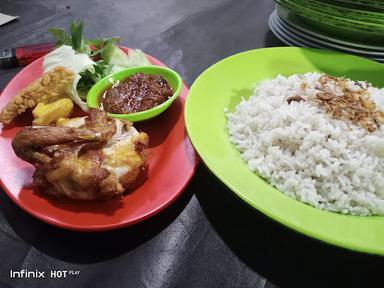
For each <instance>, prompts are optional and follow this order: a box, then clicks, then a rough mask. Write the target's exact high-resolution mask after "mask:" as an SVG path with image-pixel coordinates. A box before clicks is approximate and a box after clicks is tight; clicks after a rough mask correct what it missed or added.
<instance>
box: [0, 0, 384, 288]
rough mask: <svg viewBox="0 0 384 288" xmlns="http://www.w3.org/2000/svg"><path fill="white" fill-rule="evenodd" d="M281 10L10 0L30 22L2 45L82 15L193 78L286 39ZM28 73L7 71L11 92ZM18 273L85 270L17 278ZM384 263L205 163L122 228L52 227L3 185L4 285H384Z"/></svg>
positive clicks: (0, 273)
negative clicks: (289, 223)
mask: <svg viewBox="0 0 384 288" xmlns="http://www.w3.org/2000/svg"><path fill="white" fill-rule="evenodd" d="M273 8H274V3H273V1H272V0H242V1H236V0H211V1H206V0H195V1H188V0H162V1H157V0H141V1H124V0H112V1H105V0H94V1H91V0H89V1H75V0H63V1H49V0H34V1H28V0H24V1H23V0H17V1H16V0H1V1H0V12H2V13H7V14H11V15H19V16H20V19H19V20H18V21H15V22H12V23H9V24H7V25H5V26H1V27H0V46H1V47H14V46H19V45H26V44H33V43H42V42H48V41H52V39H51V38H50V36H49V35H48V33H47V29H48V27H67V26H68V24H69V22H70V21H71V20H72V19H83V20H84V21H85V33H86V36H87V37H88V38H94V37H100V36H105V37H108V36H115V35H118V36H120V37H121V44H122V45H124V46H129V47H137V48H141V49H142V50H144V51H145V52H147V53H148V54H151V55H153V56H155V57H156V58H158V59H160V60H161V61H163V62H164V63H166V64H167V65H168V66H170V67H172V68H174V69H175V70H177V71H178V72H180V74H181V75H182V76H183V78H184V80H185V81H186V83H187V84H188V85H191V84H192V83H193V81H194V79H196V77H197V76H198V75H199V74H200V73H201V72H202V71H204V70H205V69H206V68H207V67H209V66H210V65H212V64H213V63H215V62H216V61H218V60H220V59H222V58H224V57H227V56H229V55H232V54H234V53H237V52H240V51H244V50H248V49H254V48H260V47H268V46H283V44H282V43H281V42H279V41H278V40H277V39H276V38H275V37H274V36H273V34H272V33H271V32H270V31H269V29H268V25H267V20H268V16H269V14H270V13H271V12H272V11H273ZM18 71H19V69H18V68H15V69H8V70H0V89H2V88H4V86H5V85H6V83H7V82H8V81H9V80H10V79H11V78H12V77H13V76H14V75H15V74H16V73H17V72H18ZM0 157H1V155H0ZM383 245H384V243H383ZM11 269H13V270H21V269H28V270H29V271H34V270H36V269H37V270H39V271H50V270H76V271H79V275H78V276H67V277H66V278H62V279H53V278H49V277H48V278H46V279H11V278H10V276H9V273H10V270H11ZM383 269H384V261H383V258H381V257H377V256H371V255H365V254H360V253H356V252H351V251H347V250H344V249H340V248H336V247H333V246H330V245H327V244H324V243H321V242H319V241H317V240H314V239H311V238H307V237H305V236H303V235H300V234H298V233H296V232H293V231H291V230H289V229H287V228H285V227H283V226H282V225H280V224H278V223H275V222H273V221H271V220H270V219H268V218H266V217H265V216H263V215H262V214H260V213H258V212H257V211H255V210H254V209H252V208H250V207H249V206H247V205H246V204H245V203H243V202H242V201H241V200H239V199H238V198H237V197H236V196H234V194H233V193H232V192H231V191H229V190H228V189H227V188H226V187H225V186H224V185H223V184H221V183H220V181H218V180H217V179H216V178H215V177H214V176H213V175H212V174H211V173H210V172H209V170H208V169H207V168H206V167H205V166H204V164H200V165H199V167H198V169H197V171H196V174H195V176H194V178H193V179H192V181H191V183H190V184H189V186H188V187H187V189H186V190H185V192H184V193H183V194H182V196H181V197H180V198H179V199H178V200H177V201H176V202H175V203H173V204H172V205H171V206H170V207H169V208H167V209H166V210H165V211H163V212H161V213H160V214H158V215H156V216H154V217H153V218H151V219H149V220H147V221H145V222H143V223H140V224H137V225H135V226H132V227H129V228H125V229H120V230H116V231H111V232H102V233H79V232H72V231H66V230H62V229H59V228H55V227H52V226H50V225H48V224H45V223H42V222H40V221H39V220H36V219H35V218H33V217H32V216H30V215H28V214H27V213H25V212H24V211H22V210H21V209H20V208H19V207H18V206H16V205H15V204H14V203H13V202H12V201H11V200H10V199H9V198H8V197H7V196H6V195H5V193H3V192H2V191H1V192H0V287H220V288H225V287H228V288H230V287H257V288H259V287H260V288H262V287H351V286H356V287H376V286H377V287H383V284H380V283H382V282H379V280H380V279H381V275H382V271H383Z"/></svg>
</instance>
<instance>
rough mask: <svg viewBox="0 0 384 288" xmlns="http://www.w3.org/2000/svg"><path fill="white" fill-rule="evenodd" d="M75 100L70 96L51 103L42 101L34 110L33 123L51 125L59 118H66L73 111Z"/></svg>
mask: <svg viewBox="0 0 384 288" xmlns="http://www.w3.org/2000/svg"><path fill="white" fill-rule="evenodd" d="M72 110H73V102H72V100H71V99H69V98H63V99H59V100H56V101H54V102H52V103H49V104H44V103H43V102H40V103H38V104H37V106H36V107H35V109H33V111H32V115H33V118H34V119H33V122H32V124H33V125H50V124H52V123H54V122H56V120H58V119H59V118H66V117H69V115H70V114H71V113H72Z"/></svg>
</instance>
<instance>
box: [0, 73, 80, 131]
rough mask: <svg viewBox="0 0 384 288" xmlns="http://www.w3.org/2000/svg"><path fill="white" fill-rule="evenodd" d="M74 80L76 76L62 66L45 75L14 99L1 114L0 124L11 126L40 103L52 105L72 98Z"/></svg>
mask: <svg viewBox="0 0 384 288" xmlns="http://www.w3.org/2000/svg"><path fill="white" fill-rule="evenodd" d="M74 78H75V74H74V73H73V72H72V71H71V70H68V69H66V68H64V67H61V66H59V67H56V68H55V69H53V70H51V71H49V72H47V73H45V74H43V76H41V77H40V78H39V79H37V80H35V81H33V82H32V83H31V84H29V85H28V86H27V87H25V88H24V89H23V90H21V91H20V92H19V93H18V94H17V95H16V96H15V97H14V98H12V100H11V101H10V102H9V103H8V104H7V106H5V108H4V109H3V110H2V112H1V114H0V122H2V123H4V124H9V123H10V122H11V121H12V120H13V119H14V118H16V117H17V116H19V115H20V114H22V113H24V112H25V111H27V109H29V108H34V107H35V106H36V105H37V104H38V103H40V102H42V103H51V102H53V101H56V100H58V99H61V98H70V95H71V89H72V83H73V80H74Z"/></svg>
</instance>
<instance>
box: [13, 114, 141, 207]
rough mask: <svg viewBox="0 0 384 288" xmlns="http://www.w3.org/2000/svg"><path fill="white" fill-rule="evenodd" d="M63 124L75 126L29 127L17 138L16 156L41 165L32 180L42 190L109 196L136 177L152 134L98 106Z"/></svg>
mask: <svg viewBox="0 0 384 288" xmlns="http://www.w3.org/2000/svg"><path fill="white" fill-rule="evenodd" d="M62 124H63V125H68V126H72V127H65V126H62V127H49V126H45V127H44V126H43V127H26V128H24V129H23V130H21V131H20V132H19V133H18V134H17V135H16V137H15V138H14V140H13V142H12V146H13V148H14V150H15V153H16V155H17V156H18V157H20V158H21V159H23V160H26V161H28V162H30V163H32V164H33V165H34V166H35V167H36V171H35V173H34V175H33V183H34V184H35V185H36V186H37V188H38V189H39V190H41V191H44V192H45V193H49V194H52V195H55V196H65V197H68V198H72V199H82V200H95V199H109V198H114V197H117V196H120V195H122V193H123V192H124V191H125V190H126V189H127V188H128V187H129V185H130V184H131V183H132V182H134V181H135V180H136V179H137V177H138V176H139V174H140V171H141V170H142V168H143V167H144V165H145V162H146V154H147V153H146V150H147V146H148V135H147V134H145V133H139V132H137V130H136V129H135V128H134V127H133V126H132V123H130V122H127V121H120V120H115V119H113V118H110V117H108V116H107V114H106V113H105V112H103V111H99V110H95V109H91V110H90V116H89V117H87V118H77V119H76V120H73V121H70V120H69V121H68V122H67V123H66V122H65V121H62ZM75 124H76V125H78V127H73V126H75Z"/></svg>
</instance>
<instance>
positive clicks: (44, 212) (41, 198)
mask: <svg viewBox="0 0 384 288" xmlns="http://www.w3.org/2000/svg"><path fill="white" fill-rule="evenodd" d="M148 58H149V60H150V61H151V63H152V64H154V65H158V66H165V65H164V64H163V63H161V62H160V61H158V60H156V59H154V58H153V57H151V56H148ZM42 62H43V61H42V59H38V60H36V61H35V62H33V63H32V64H30V65H28V66H27V67H25V68H24V69H23V70H21V71H20V73H18V74H17V75H16V76H15V77H14V78H13V79H12V80H11V82H10V83H9V84H8V86H7V87H6V88H5V89H4V91H3V93H2V94H1V97H0V109H2V108H3V107H4V106H5V105H6V104H7V103H8V101H9V100H10V99H11V98H12V97H14V96H15V95H16V94H17V92H19V91H20V90H21V89H22V88H23V87H25V86H26V85H28V84H29V83H30V82H32V81H33V80H35V79H36V78H38V77H40V76H41V74H42ZM187 94H188V88H187V86H185V85H184V87H183V89H182V91H181V94H180V96H179V97H178V99H177V100H176V101H175V102H174V103H173V104H172V105H171V107H170V108H169V109H168V110H167V111H165V112H164V113H163V114H162V115H160V116H158V117H156V118H154V119H152V120H150V121H147V122H145V123H140V125H135V127H136V128H138V130H141V131H144V132H147V133H148V135H149V142H150V148H149V158H148V175H147V179H146V180H145V182H143V183H142V184H141V186H139V187H137V188H136V189H135V190H133V191H131V192H130V193H129V194H128V195H126V196H124V197H123V198H122V199H118V200H109V201H104V202H102V201H96V202H82V201H74V200H68V199H57V198H53V197H50V196H47V195H40V194H38V193H35V192H34V191H33V189H32V188H31V183H32V174H33V171H34V168H33V166H32V165H30V164H29V163H27V162H25V161H23V160H21V159H19V158H18V157H17V156H16V155H15V153H14V152H13V149H12V147H11V142H12V139H13V137H14V136H15V134H16V132H17V131H18V130H20V128H21V127H23V126H26V125H30V123H31V118H30V116H21V117H20V119H18V120H17V121H15V123H14V124H12V125H10V126H9V127H3V129H2V131H1V134H0V155H1V156H0V184H1V186H2V187H3V188H4V191H5V192H6V193H7V194H8V196H9V197H10V198H11V199H12V200H13V201H14V202H15V203H16V204H17V205H19V206H20V207H21V208H23V209H24V210H25V211H27V212H28V213H30V214H32V215H33V216H35V217H37V218H39V219H41V220H43V221H45V222H47V223H50V224H53V225H55V226H59V227H62V228H66V229H71V230H80V231H101V230H111V229H116V228H120V227H124V226H128V225H132V224H134V223H137V222H140V221H142V220H144V219H146V218H148V217H150V216H152V215H154V214H156V213H158V212H160V211H161V210H162V209H164V208H165V207H166V206H168V205H169V204H170V203H172V201H174V200H175V199H176V198H177V196H179V195H180V194H181V192H182V191H183V189H184V188H185V186H186V185H187V184H188V182H189V180H190V179H191V178H192V176H193V174H194V172H195V168H196V166H197V162H198V158H197V156H196V153H195V151H194V149H193V148H192V145H191V143H190V142H189V139H188V136H187V134H186V130H185V124H184V116H183V115H184V113H183V109H184V102H185V98H186V96H187Z"/></svg>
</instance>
